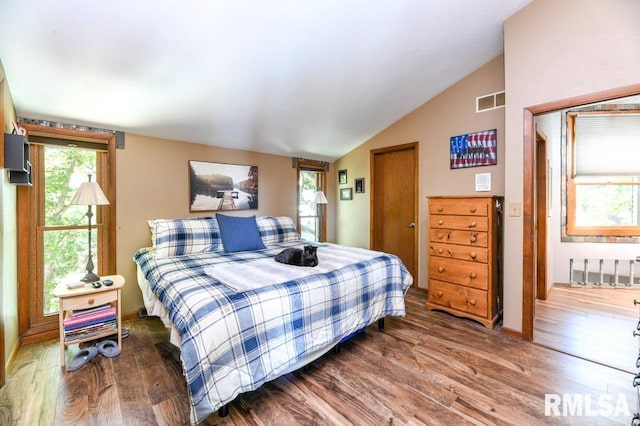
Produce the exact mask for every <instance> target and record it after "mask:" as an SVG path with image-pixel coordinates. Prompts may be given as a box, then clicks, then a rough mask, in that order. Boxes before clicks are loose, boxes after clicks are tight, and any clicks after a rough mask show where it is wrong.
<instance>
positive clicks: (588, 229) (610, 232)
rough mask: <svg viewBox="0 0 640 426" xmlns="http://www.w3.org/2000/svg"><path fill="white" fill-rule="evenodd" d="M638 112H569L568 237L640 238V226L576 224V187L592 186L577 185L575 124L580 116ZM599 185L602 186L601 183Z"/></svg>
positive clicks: (632, 111) (635, 111)
mask: <svg viewBox="0 0 640 426" xmlns="http://www.w3.org/2000/svg"><path fill="white" fill-rule="evenodd" d="M638 112H640V111H638V110H624V111H588V112H587V111H569V112H567V120H566V122H567V227H566V234H567V236H568V237H581V236H598V237H638V236H640V226H577V225H576V224H575V222H576V186H580V185H590V184H584V183H576V179H575V178H576V173H575V167H576V164H575V161H576V156H575V152H576V147H575V145H576V138H575V123H576V116H577V115H578V114H604V113H606V114H612V113H618V114H630V113H636V114H637V113H638ZM597 185H602V184H601V183H599V184H597ZM611 185H632V186H640V183H638V184H634V183H628V184H623V183H611ZM610 242H611V241H610Z"/></svg>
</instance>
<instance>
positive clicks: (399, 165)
mask: <svg viewBox="0 0 640 426" xmlns="http://www.w3.org/2000/svg"><path fill="white" fill-rule="evenodd" d="M417 148H418V143H417V142H414V143H410V144H404V145H397V146H393V147H388V148H382V149H376V150H372V151H371V237H370V241H371V248H372V249H373V250H378V251H384V252H387V253H391V254H395V255H397V256H398V257H399V258H400V259H402V262H404V264H405V266H406V267H407V269H408V270H409V272H410V273H411V275H413V277H414V281H413V282H414V286H417V283H418V278H417V275H416V273H417V264H418V247H417V242H418V221H417V219H418V200H417V195H418V153H417Z"/></svg>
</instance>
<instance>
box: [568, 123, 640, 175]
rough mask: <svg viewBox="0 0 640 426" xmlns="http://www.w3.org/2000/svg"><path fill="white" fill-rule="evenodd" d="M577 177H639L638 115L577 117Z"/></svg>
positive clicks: (639, 137) (575, 129)
mask: <svg viewBox="0 0 640 426" xmlns="http://www.w3.org/2000/svg"><path fill="white" fill-rule="evenodd" d="M574 126H575V127H574V135H575V145H574V146H575V175H576V176H640V114H638V113H633V114H583V115H578V116H576V120H575V125H574Z"/></svg>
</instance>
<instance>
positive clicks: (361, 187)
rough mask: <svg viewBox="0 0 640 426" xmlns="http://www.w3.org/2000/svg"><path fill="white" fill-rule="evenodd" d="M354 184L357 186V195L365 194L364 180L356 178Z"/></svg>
mask: <svg viewBox="0 0 640 426" xmlns="http://www.w3.org/2000/svg"><path fill="white" fill-rule="evenodd" d="M354 182H355V186H356V194H364V178H356V179H355V180H354Z"/></svg>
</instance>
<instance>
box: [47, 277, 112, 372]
mask: <svg viewBox="0 0 640 426" xmlns="http://www.w3.org/2000/svg"><path fill="white" fill-rule="evenodd" d="M107 279H108V280H111V281H113V285H111V286H105V285H103V286H102V287H100V288H93V287H92V286H91V284H87V285H85V286H82V287H78V288H67V286H66V284H60V285H59V286H57V287H56V288H55V290H54V292H53V295H54V296H56V297H57V298H58V299H60V315H59V317H60V363H61V366H62V369H64V368H65V349H66V347H67V346H69V345H73V344H75V343H81V342H85V341H88V340H95V339H99V338H101V337H105V336H110V335H113V334H117V335H118V346H119V347H121V348H122V320H121V312H120V310H121V308H120V296H121V290H122V287H123V286H124V277H123V276H121V275H107V276H104V277H100V280H107ZM106 303H108V304H110V305H112V306H114V307H115V308H116V326H115V327H109V328H107V329H105V330H102V331H99V332H96V333H93V334H91V335H90V336H88V337H85V338H78V337H74V338H67V339H66V333H65V330H64V324H63V322H64V318H65V315H67V314H68V313H70V312H71V311H73V310H77V309H87V308H93V307H96V306H100V305H104V304H106ZM112 318H113V317H112Z"/></svg>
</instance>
